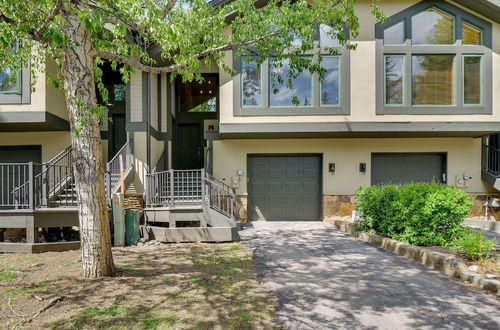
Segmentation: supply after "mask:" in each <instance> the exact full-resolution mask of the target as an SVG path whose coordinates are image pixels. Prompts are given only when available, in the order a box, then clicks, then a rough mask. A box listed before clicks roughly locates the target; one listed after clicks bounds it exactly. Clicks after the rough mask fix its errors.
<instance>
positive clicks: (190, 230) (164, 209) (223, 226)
mask: <svg viewBox="0 0 500 330" xmlns="http://www.w3.org/2000/svg"><path fill="white" fill-rule="evenodd" d="M145 201H146V208H145V209H144V214H145V218H146V225H145V226H144V227H143V234H144V235H145V236H146V237H149V238H151V239H156V240H159V241H163V242H192V241H195V242H196V241H205V242H221V241H234V240H237V239H238V231H237V230H238V222H237V221H236V218H235V215H234V214H235V205H236V195H235V192H234V189H233V188H232V187H230V186H228V185H226V184H225V183H223V182H221V181H219V180H217V179H216V178H214V177H212V176H211V175H209V174H208V173H205V171H204V170H203V169H201V170H169V171H162V172H155V173H151V174H147V175H146V193H145Z"/></svg>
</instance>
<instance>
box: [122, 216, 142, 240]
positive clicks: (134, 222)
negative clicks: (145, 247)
mask: <svg viewBox="0 0 500 330" xmlns="http://www.w3.org/2000/svg"><path fill="white" fill-rule="evenodd" d="M139 238H140V224H139V211H138V210H127V211H125V246H132V245H137V243H138V242H139Z"/></svg>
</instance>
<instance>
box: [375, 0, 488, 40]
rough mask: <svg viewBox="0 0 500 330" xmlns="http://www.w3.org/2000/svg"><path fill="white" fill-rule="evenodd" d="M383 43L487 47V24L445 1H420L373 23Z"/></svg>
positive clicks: (376, 33) (376, 34)
mask: <svg viewBox="0 0 500 330" xmlns="http://www.w3.org/2000/svg"><path fill="white" fill-rule="evenodd" d="M375 36H376V38H377V39H382V40H383V44H384V45H403V44H405V43H406V42H408V44H410V45H440V46H446V45H455V44H456V43H457V42H461V43H462V44H463V45H483V46H486V47H488V48H491V24H490V23H489V22H486V21H484V20H483V19H481V18H479V17H477V16H475V15H473V14H471V13H469V12H467V11H465V10H463V9H460V8H458V7H456V6H454V5H452V4H450V3H447V2H445V1H427V0H426V1H422V2H420V3H417V4H415V5H413V6H411V7H409V8H407V9H405V10H403V11H401V12H399V13H397V14H395V15H393V16H391V17H389V19H388V20H387V22H385V23H378V24H376V26H375Z"/></svg>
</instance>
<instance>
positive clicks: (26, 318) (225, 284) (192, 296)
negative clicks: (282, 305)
mask: <svg viewBox="0 0 500 330" xmlns="http://www.w3.org/2000/svg"><path fill="white" fill-rule="evenodd" d="M113 254H114V258H115V265H116V267H117V271H118V276H117V277H114V278H103V279H99V280H88V279H83V278H82V277H81V263H80V252H79V251H68V252H52V253H43V254H36V255H19V254H3V255H0V324H2V326H1V327H2V328H19V327H28V328H53V329H90V328H92V329H95V328H109V327H113V328H135V329H155V328H159V329H164V328H176V329H207V328H224V329H263V328H275V327H279V326H278V324H277V323H276V322H275V317H274V311H275V307H276V301H275V299H273V298H271V297H270V296H269V294H268V292H267V291H266V289H265V288H264V285H263V283H261V282H260V280H258V279H257V276H256V272H255V262H254V261H253V260H252V258H251V256H250V254H249V253H248V251H247V250H246V249H245V248H244V247H243V246H242V245H240V244H238V243H230V244H168V245H167V244H161V245H150V246H141V247H128V248H114V249H113Z"/></svg>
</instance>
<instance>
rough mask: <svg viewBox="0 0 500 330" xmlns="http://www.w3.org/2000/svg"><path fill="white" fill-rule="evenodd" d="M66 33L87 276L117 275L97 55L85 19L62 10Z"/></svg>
mask: <svg viewBox="0 0 500 330" xmlns="http://www.w3.org/2000/svg"><path fill="white" fill-rule="evenodd" d="M62 14H63V16H64V18H65V26H64V31H65V33H66V34H67V35H68V37H69V38H70V40H71V42H72V43H71V45H70V46H67V47H65V48H63V49H62V52H63V57H62V69H61V75H62V79H63V84H64V90H65V92H66V101H67V107H68V111H69V116H70V124H71V129H72V134H71V140H72V141H71V142H72V147H73V155H72V156H73V167H74V174H75V182H76V191H77V195H78V213H79V218H80V236H81V242H82V246H81V252H82V264H83V275H84V277H86V278H98V277H103V276H114V275H115V269H114V264H113V256H112V253H111V233H110V227H109V217H108V211H107V205H106V196H105V187H104V163H103V155H102V142H101V137H100V132H99V118H98V117H97V116H96V115H92V114H91V113H90V111H89V110H90V109H91V108H92V107H96V106H97V98H96V91H95V83H94V70H93V61H94V54H93V50H92V45H91V40H90V36H89V34H88V32H87V31H86V29H85V26H84V25H83V23H81V22H80V20H79V19H78V17H77V16H74V15H75V13H74V12H70V11H69V10H63V13H62Z"/></svg>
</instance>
